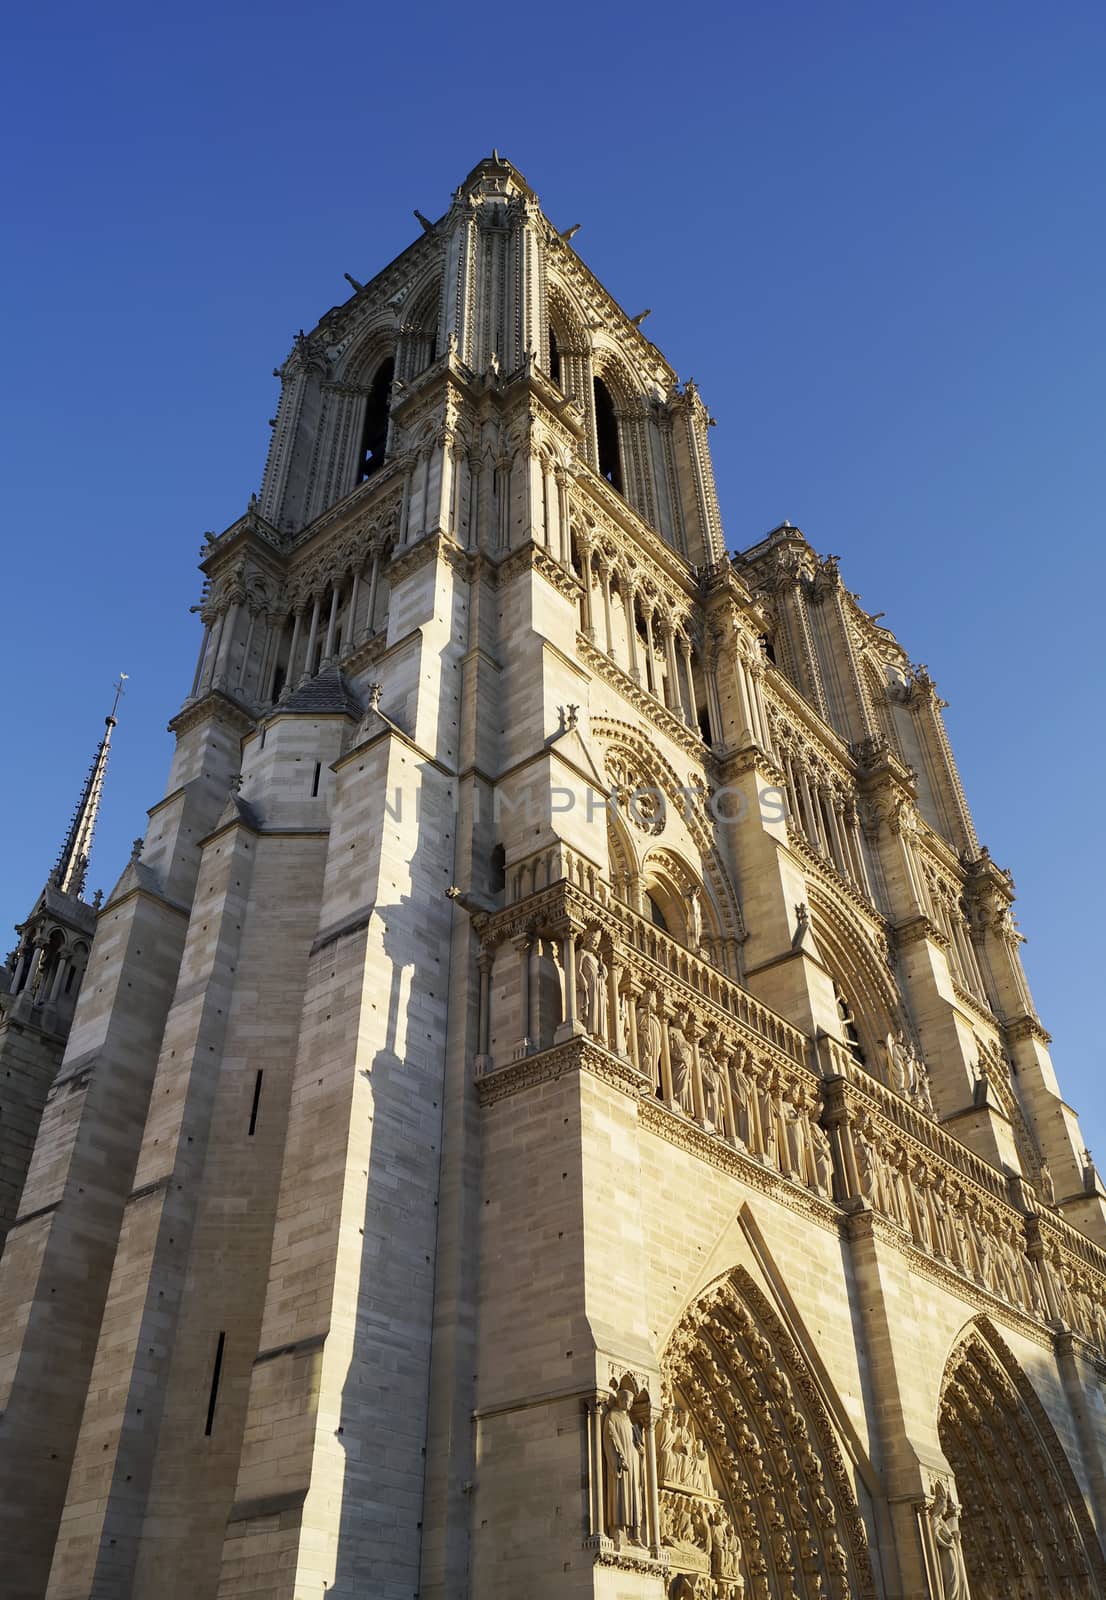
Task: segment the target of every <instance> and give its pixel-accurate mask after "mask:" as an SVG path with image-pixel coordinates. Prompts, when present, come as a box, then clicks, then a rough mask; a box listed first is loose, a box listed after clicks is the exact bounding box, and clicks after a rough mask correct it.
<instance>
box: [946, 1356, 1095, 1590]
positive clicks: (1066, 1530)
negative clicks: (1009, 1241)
mask: <svg viewBox="0 0 1106 1600" xmlns="http://www.w3.org/2000/svg"><path fill="white" fill-rule="evenodd" d="M938 1430H939V1433H940V1438H941V1449H942V1450H943V1452H944V1454H945V1458H946V1460H947V1461H948V1463H949V1465H950V1467H951V1468H952V1471H953V1476H954V1478H955V1481H956V1494H957V1497H958V1499H959V1501H960V1507H961V1510H960V1535H961V1539H962V1542H963V1549H964V1564H965V1566H966V1567H967V1572H968V1581H969V1586H970V1591H971V1597H972V1600H1056V1597H1057V1596H1061V1595H1071V1596H1073V1597H1074V1596H1078V1597H1079V1600H1099V1597H1101V1596H1103V1595H1106V1571H1104V1564H1103V1561H1102V1556H1101V1553H1100V1551H1099V1548H1098V1540H1097V1539H1096V1537H1095V1533H1094V1529H1093V1527H1092V1525H1091V1521H1090V1517H1089V1516H1088V1514H1087V1508H1086V1504H1085V1503H1084V1500H1083V1496H1082V1494H1081V1493H1080V1492H1079V1487H1078V1485H1077V1483H1076V1481H1075V1477H1074V1474H1073V1473H1072V1470H1071V1466H1070V1464H1069V1462H1068V1459H1067V1457H1066V1456H1065V1454H1064V1451H1063V1447H1062V1446H1061V1444H1060V1441H1059V1439H1058V1438H1057V1436H1056V1431H1055V1429H1054V1428H1053V1426H1052V1423H1051V1422H1050V1420H1049V1418H1048V1415H1047V1413H1046V1411H1045V1409H1044V1407H1043V1406H1042V1404H1041V1402H1040V1400H1039V1399H1038V1398H1037V1396H1036V1393H1035V1392H1034V1390H1033V1388H1032V1386H1031V1385H1030V1383H1029V1381H1028V1379H1027V1378H1026V1377H1025V1375H1024V1373H1023V1372H1022V1371H1021V1369H1020V1368H1019V1367H1018V1365H1017V1363H1016V1362H1015V1360H1014V1358H1013V1356H1012V1355H1011V1354H1010V1352H1009V1351H1007V1350H1006V1349H1005V1346H1004V1345H1003V1344H1002V1342H1001V1340H1000V1339H999V1338H998V1336H997V1335H995V1334H993V1331H992V1332H991V1336H990V1337H988V1338H984V1337H983V1335H982V1333H981V1332H980V1331H979V1330H978V1329H973V1330H972V1331H971V1332H970V1333H969V1335H968V1336H967V1337H966V1338H965V1339H964V1340H963V1341H962V1342H961V1344H960V1345H959V1346H958V1347H957V1349H956V1350H955V1351H954V1352H953V1355H952V1358H951V1359H950V1361H949V1364H948V1367H947V1369H946V1373H945V1382H944V1387H943V1389H942V1393H941V1408H940V1413H939V1419H938Z"/></svg>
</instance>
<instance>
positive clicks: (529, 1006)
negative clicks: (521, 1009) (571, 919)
mask: <svg viewBox="0 0 1106 1600" xmlns="http://www.w3.org/2000/svg"><path fill="white" fill-rule="evenodd" d="M528 954H529V973H528V976H527V980H526V1037H527V1038H528V1039H529V1041H530V1048H531V1050H536V1049H537V1048H538V1040H539V1038H540V1036H541V935H540V934H537V933H532V934H531V935H530V949H529V952H528Z"/></svg>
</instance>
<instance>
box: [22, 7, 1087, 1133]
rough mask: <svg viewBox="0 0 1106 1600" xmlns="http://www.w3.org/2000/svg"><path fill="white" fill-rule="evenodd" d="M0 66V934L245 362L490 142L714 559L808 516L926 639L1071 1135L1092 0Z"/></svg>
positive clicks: (384, 245)
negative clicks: (660, 384)
mask: <svg viewBox="0 0 1106 1600" xmlns="http://www.w3.org/2000/svg"><path fill="white" fill-rule="evenodd" d="M10 15H11V14H10V13H9V16H10ZM5 56H6V58H7V61H8V75H7V82H6V85H5V102H6V104H5V106H4V109H3V111H2V112H0V116H2V117H3V119H4V121H5V123H6V127H5V130H4V146H5V149H6V152H7V156H8V159H7V162H6V168H7V171H6V175H5V205H4V207H3V216H2V222H0V281H2V282H3V287H4V305H5V309H6V313H7V315H6V318H5V322H6V328H5V334H6V338H5V356H6V363H5V364H6V369H7V375H8V377H7V382H6V383H5V384H4V385H3V388H2V395H0V405H2V407H3V418H2V426H0V466H2V468H3V474H4V477H3V481H4V485H5V495H4V502H3V511H4V520H5V524H6V537H5V540H4V551H5V555H4V568H3V590H4V596H5V600H6V604H5V606H4V629H3V658H4V661H5V673H4V684H5V689H6V693H5V707H6V734H7V738H6V747H7V753H8V773H9V777H8V781H7V782H6V783H5V784H4V785H3V786H2V787H0V821H2V823H3V829H4V839H5V842H6V845H7V870H6V872H5V875H4V877H3V879H2V880H0V920H2V921H3V922H4V923H5V924H6V923H8V922H12V921H14V920H16V919H17V918H18V917H21V916H22V915H24V914H25V913H26V911H27V910H28V909H29V908H30V905H31V903H32V902H33V900H34V897H35V894H36V892H37V890H38V888H39V886H40V885H41V883H42V880H43V878H44V876H45V874H46V872H47V871H48V869H49V867H50V865H51V862H52V860H53V857H54V855H55V853H56V850H57V847H58V844H59V842H60V839H61V837H62V835H63V833H64V830H65V826H66V823H67V820H68V815H69V810H70V807H71V805H72V802H73V799H74V798H75V796H76V793H77V790H78V788H79V785H80V783H81V780H82V778H83V775H84V771H85V768H86V766H87V763H88V760H89V758H90V756H91V754H92V749H93V747H94V744H95V741H96V739H97V737H98V734H99V729H100V726H101V722H102V718H103V716H104V714H105V712H106V711H107V709H108V706H109V704H110V685H111V683H112V681H113V679H114V678H115V676H116V674H117V673H118V671H119V670H120V668H122V669H124V670H126V671H128V672H129V673H130V674H131V682H130V686H129V692H128V695H127V699H126V701H125V702H124V706H123V711H122V714H121V720H120V726H119V731H118V734H117V741H116V750H115V754H114V756H113V760H112V767H111V772H110V776H109V782H108V792H107V800H106V808H105V814H104V817H103V822H102V826H101V829H100V833H99V837H98V842H97V847H96V852H95V856H94V860H93V870H92V881H93V883H95V884H101V885H103V887H104V888H105V889H108V888H110V886H111V884H112V883H113V881H114V879H115V877H116V876H117V875H118V872H119V871H120V869H121V867H122V865H123V863H124V861H125V859H126V857H127V854H128V853H129V846H130V841H131V839H132V837H133V836H134V835H136V834H138V833H141V832H142V831H143V829H144V826H145V810H146V807H147V806H149V805H151V804H153V803H154V802H155V801H156V800H157V799H158V797H159V795H160V794H161V792H162V789H163V784H164V778H165V773H166V771H167V767H168V762H169V757H170V749H171V745H170V739H169V737H168V735H167V734H166V732H165V723H166V721H167V720H168V717H169V716H170V715H171V714H172V713H173V711H174V710H175V709H176V708H177V706H178V705H179V703H180V700H181V699H182V698H183V696H184V694H185V693H186V692H187V690H188V687H189V684H190V681H191V674H192V668H193V664H194V659H195V653H196V647H197V644H198V624H197V622H196V619H195V618H194V617H192V616H190V615H189V612H188V606H189V604H190V603H191V602H193V601H194V600H196V599H197V598H198V596H199V590H200V581H199V575H198V573H197V572H196V570H195V562H196V557H197V553H198V549H199V546H200V544H201V542H202V536H203V532H204V530H205V529H207V528H214V529H221V528H222V527H224V526H225V525H226V524H227V523H228V522H230V521H231V520H232V519H233V518H234V517H235V516H236V515H237V514H238V513H239V512H240V511H241V510H242V509H243V508H244V506H245V503H246V500H247V498H248V495H249V493H250V491H251V490H252V489H254V488H256V487H257V485H258V483H259V480H260V474H261V469H262V466H263V462H264V456H265V450H266V447H267V443H268V428H267V419H268V418H269V417H271V416H272V415H273V412H274V410H275V406H276V397H277V385H276V383H275V380H274V379H273V378H272V376H271V372H272V368H273V367H274V365H276V364H277V363H279V362H280V361H281V360H282V359H283V358H284V356H285V355H286V353H287V350H288V348H289V345H290V343H291V338H292V335H293V333H294V332H295V330H296V329H297V328H299V327H301V326H306V327H309V326H310V325H311V324H312V323H313V322H314V321H315V320H316V319H317V318H318V316H319V315H321V313H322V312H323V311H325V310H326V309H327V308H328V307H329V306H330V305H332V304H334V303H335V302H337V301H340V300H342V299H344V298H345V297H346V295H347V294H348V286H347V285H346V283H345V282H344V280H343V277H342V274H343V272H346V271H348V272H351V273H352V274H353V275H354V276H355V277H357V278H360V279H366V278H368V277H370V276H371V275H372V274H373V273H374V272H375V271H376V270H377V269H379V268H380V267H381V266H383V265H384V264H385V263H386V262H387V261H388V260H389V259H390V258H391V257H392V256H393V255H395V254H396V253H397V252H398V251H399V250H400V249H402V248H403V247H404V246H405V245H406V244H407V243H408V242H409V241H410V240H411V238H412V237H414V235H415V233H416V231H417V227H418V224H417V223H415V222H414V220H413V218H412V215H411V212H412V208H413V207H415V206H417V207H418V208H419V209H420V210H422V211H423V212H425V213H426V214H428V215H431V216H437V215H439V214H440V213H441V211H442V210H444V209H445V206H446V204H447V203H448V199H449V194H450V191H451V190H452V189H453V188H454V187H455V186H456V184H457V183H458V182H459V181H460V179H461V178H462V177H463V176H464V175H465V173H466V172H467V171H468V170H469V168H470V167H471V166H472V165H473V164H474V163H475V161H476V160H477V159H478V158H479V157H480V156H481V155H484V154H486V153H488V151H489V150H490V149H491V147H492V146H493V145H495V146H497V147H498V148H499V150H500V151H501V152H502V153H503V154H505V155H507V156H508V157H509V158H510V159H511V160H512V161H513V162H514V163H515V165H516V166H518V167H519V168H520V169H521V170H522V171H523V172H524V173H525V175H526V176H527V178H528V179H529V180H530V182H531V183H532V184H533V186H534V187H535V188H536V189H537V191H538V193H539V195H540V196H541V198H542V200H543V203H544V205H545V208H546V210H547V212H548V213H549V215H550V216H551V217H552V219H553V220H554V221H555V222H556V223H557V224H558V225H559V226H562V227H567V226H568V225H569V224H570V223H574V222H581V223H582V224H583V226H582V228H581V231H580V233H579V234H578V235H577V236H576V239H575V241H574V243H575V245H576V247H577V248H578V249H579V251H580V254H581V255H582V256H583V258H584V259H585V260H586V261H587V262H588V264H589V265H590V266H591V267H592V268H593V270H594V271H595V272H596V273H597V274H598V275H599V276H600V278H601V279H602V280H603V281H604V282H605V283H606V284H607V286H608V287H609V288H610V290H611V291H612V293H613V294H614V295H615V296H616V298H618V299H619V300H620V302H621V303H622V304H623V305H624V306H625V307H626V309H627V311H629V312H630V313H631V314H633V313H636V312H637V311H639V310H641V309H643V308H644V307H646V306H652V307H653V308H654V310H653V316H652V317H651V319H650V320H649V322H648V324H647V331H648V333H649V335H650V337H651V338H652V339H654V340H655V341H656V342H657V343H658V344H659V345H660V346H661V348H662V349H663V350H664V351H665V353H666V355H667V356H668V357H669V359H670V360H671V361H672V362H673V364H674V365H675V366H676V368H677V370H678V371H679V372H680V373H681V375H682V376H683V377H688V376H693V377H694V378H696V379H697V380H698V382H699V383H700V385H701V387H702V390H703V393H704V396H705V398H706V400H707V402H708V404H709V406H710V407H711V410H712V412H713V413H714V415H715V416H716V418H717V420H718V427H717V428H716V429H715V430H714V433H713V435H712V440H713V445H714V451H715V466H716V470H717V476H718V483H719V492H720V495H721V499H722V507H723V515H724V518H725V524H726V529H727V535H728V539H729V542H730V544H731V546H732V547H738V546H742V545H748V544H751V543H753V542H754V541H755V540H756V539H757V538H758V537H759V536H760V535H761V534H763V533H764V532H765V531H766V530H767V529H769V528H770V527H772V526H774V525H775V524H777V523H778V522H780V521H781V520H782V519H783V518H788V519H789V520H790V521H792V522H794V523H797V524H798V525H799V526H801V527H802V528H803V529H804V531H805V532H806V533H807V534H808V536H809V537H810V538H811V540H812V541H813V542H814V544H815V545H816V546H817V547H818V548H819V549H821V550H822V551H823V552H833V553H835V554H839V555H840V556H841V558H842V570H843V573H844V576H845V578H846V581H847V582H848V584H849V586H850V587H851V588H853V589H856V590H859V591H860V592H861V593H862V595H863V598H864V602H865V604H866V605H867V606H869V608H870V609H872V610H875V611H885V612H886V613H887V617H886V621H887V624H888V625H889V626H891V627H893V628H894V629H895V630H896V632H897V633H898V635H899V637H900V638H901V639H902V641H903V642H904V644H905V645H906V646H907V648H908V649H909V650H910V652H911V654H912V655H913V657H914V658H915V659H918V660H923V661H925V662H927V663H928V665H929V667H930V670H931V671H932V673H933V675H934V677H935V678H936V680H937V683H938V686H939V689H940V691H941V693H942V694H943V695H944V697H945V698H946V699H948V700H949V702H950V706H949V710H948V712H947V717H948V723H949V728H950V732H951V735H952V738H953V741H954V746H955V749H956V752H957V755H958V758H959V761H960V765H961V769H962V773H963V777H964V782H965V787H966V789H967V793H968V797H969V801H970V803H971V805H972V808H973V811H974V814H975V817H976V821H977V824H978V827H979V832H980V836H981V838H982V839H983V840H985V841H986V842H987V843H988V844H989V845H990V847H991V850H992V853H993V854H994V855H995V857H996V859H997V860H999V861H1000V862H1001V863H1002V864H1003V865H1009V866H1010V867H1012V869H1013V870H1014V874H1015V877H1016V878H1017V881H1018V888H1019V902H1018V908H1017V909H1018V912H1019V916H1020V920H1021V925H1022V928H1023V930H1024V931H1025V933H1026V934H1027V935H1028V936H1029V939H1030V941H1031V942H1030V943H1029V945H1028V947H1027V949H1026V952H1025V954H1026V963H1027V967H1028V971H1029V977H1030V982H1031V984H1032V986H1033V989H1034V993H1035V996H1036V999H1037V1003H1038V1006H1039V1008H1040V1011H1041V1014H1042V1016H1043V1019H1044V1021H1045V1023H1046V1026H1048V1027H1049V1028H1050V1029H1051V1031H1052V1032H1053V1034H1054V1036H1055V1046H1054V1054H1055V1058H1056V1062H1057V1068H1058V1071H1059V1074H1060V1079H1061V1083H1062V1085H1063V1087H1064V1089H1065V1091H1066V1093H1067V1095H1068V1097H1069V1098H1070V1099H1071V1100H1072V1101H1073V1103H1074V1104H1075V1105H1076V1106H1077V1108H1079V1109H1080V1111H1081V1113H1082V1115H1083V1120H1084V1129H1085V1132H1086V1135H1087V1138H1088V1140H1089V1142H1090V1144H1091V1146H1092V1148H1095V1147H1097V1149H1098V1153H1099V1154H1100V1156H1101V1157H1102V1158H1103V1159H1104V1161H1106V1108H1104V1107H1103V1104H1102V1100H1103V1095H1102V1087H1101V1077H1102V1066H1103V1046H1102V1042H1101V1041H1102V1037H1103V1028H1102V1024H1101V1018H1100V1006H1099V997H1100V993H1101V991H1102V988H1103V984H1104V980H1103V975H1102V971H1101V958H1100V956H1099V954H1098V951H1097V945H1096V940H1095V939H1093V938H1092V937H1091V934H1092V932H1093V929H1094V926H1095V924H1096V922H1097V917H1098V915H1099V913H1100V908H1101V905H1102V902H1103V898H1104V896H1103V888H1104V885H1103V865H1102V854H1101V851H1100V849H1099V841H1098V836H1097V828H1098V815H1097V813H1098V809H1099V797H1100V796H1101V795H1102V794H1103V792H1104V790H1106V781H1104V780H1106V771H1104V766H1106V762H1104V758H1103V753H1102V743H1101V725H1102V715H1101V709H1100V705H1101V698H1100V697H1101V687H1102V670H1101V659H1100V650H1101V633H1102V627H1101V624H1100V623H1098V624H1096V623H1095V621H1094V614H1095V613H1096V612H1097V609H1098V596H1099V593H1100V591H1101V588H1102V584H1103V579H1104V578H1106V571H1104V567H1106V562H1104V558H1103V547H1102V516H1103V510H1102V508H1103V482H1102V470H1101V461H1102V438H1103V420H1104V419H1103V398H1102V373H1103V342H1104V341H1103V334H1104V324H1106V310H1104V297H1103V293H1102V259H1103V253H1104V244H1106V240H1104V237H1103V235H1104V231H1106V227H1104V223H1103V217H1104V216H1106V209H1104V205H1103V200H1104V196H1103V186H1104V179H1103V174H1104V172H1106V162H1104V159H1103V157H1104V133H1106V114H1104V111H1103V96H1102V93H1101V85H1102V82H1103V74H1104V69H1106V12H1103V10H1102V8H1101V6H1100V5H1092V4H1061V5H1059V6H1055V7H1051V8H1048V9H1047V11H1046V8H1044V7H1042V6H1039V5H1034V6H1030V5H1026V4H1018V3H1014V4H1009V3H1008V4H1002V5H999V4H988V3H974V4H973V3H968V4H964V3H961V4H958V5H946V4H927V5H925V6H921V5H916V4H915V5H908V6H887V5H874V4H853V5H850V4H845V5H838V6H834V7H831V6H828V5H814V4H810V3H806V4H786V3H785V4H775V5H772V4H766V3H759V4H754V5H740V4H739V5H727V6H709V5H708V6H706V7H696V8H694V9H692V10H688V9H687V8H675V9H674V8H672V7H654V6H650V5H649V4H641V5H637V6H634V7H629V6H603V5H601V4H600V5H595V4H593V5H590V6H586V7H585V6H581V5H578V4H568V5H561V6H559V7H556V8H551V9H540V8H537V7H527V8H515V9H513V10H512V11H511V12H510V13H506V12H502V13H494V14H491V13H489V14H487V15H483V14H481V13H477V12H475V11H472V10H471V9H467V8H466V9H464V10H462V9H460V8H454V7H444V6H433V5H418V4H415V5H412V6H408V7H406V8H399V7H396V8H389V7H383V6H379V5H365V4H362V5H356V6H355V5H352V4H346V3H337V4H335V3H325V0H324V3H322V4H316V5H314V6H312V7H311V8H310V9H309V8H307V7H306V6H298V7H294V8H293V7H291V6H288V5H276V6H269V7H267V8H264V9H262V8H256V9H248V8H244V7H242V6H240V5H233V4H232V5H229V6H220V7H218V8H216V7H215V6H212V5H209V4H204V3H200V4H198V5H195V6H193V7H192V8H191V9H189V10H187V11H182V10H180V9H176V10H173V11H162V10H160V9H159V8H154V7H149V6H146V5H144V6H141V7H139V6H137V5H135V6H120V5H112V4H110V3H109V4H107V5H105V6H101V7H98V8H89V7H84V6H82V7H76V6H58V5H51V4H49V3H47V4H45V5H42V6H40V7H39V8H38V9H37V10H36V11H35V12H34V13H33V14H31V13H30V11H29V10H28V9H27V8H24V9H23V11H22V13H21V14H20V15H19V16H18V17H16V18H14V19H12V20H10V21H9V23H8V38H7V42H6V47H5ZM13 942H14V941H13Z"/></svg>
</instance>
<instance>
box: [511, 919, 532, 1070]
mask: <svg viewBox="0 0 1106 1600" xmlns="http://www.w3.org/2000/svg"><path fill="white" fill-rule="evenodd" d="M513 942H514V947H515V949H516V950H517V951H518V1023H519V1041H518V1044H517V1045H516V1046H515V1059H516V1060H517V1059H518V1057H519V1056H525V1055H529V1053H530V1050H531V1041H530V1034H529V1027H530V950H531V946H532V943H533V940H532V937H531V935H530V934H528V933H524V934H522V936H521V937H520V938H518V939H515V940H514V941H513ZM535 987H536V984H535Z"/></svg>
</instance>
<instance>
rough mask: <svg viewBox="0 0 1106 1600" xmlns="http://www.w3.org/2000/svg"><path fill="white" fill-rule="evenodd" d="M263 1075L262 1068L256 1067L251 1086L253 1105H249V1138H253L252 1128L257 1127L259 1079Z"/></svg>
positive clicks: (259, 1101) (259, 1100) (259, 1098)
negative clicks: (253, 1081) (254, 1080)
mask: <svg viewBox="0 0 1106 1600" xmlns="http://www.w3.org/2000/svg"><path fill="white" fill-rule="evenodd" d="M264 1076H265V1074H264V1071H263V1070H262V1068H260V1067H258V1069H257V1081H256V1082H255V1083H254V1086H253V1105H252V1106H251V1107H250V1138H251V1139H252V1138H253V1135H254V1129H255V1128H256V1127H257V1108H258V1106H259V1105H260V1104H261V1080H262V1078H263V1077H264Z"/></svg>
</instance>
